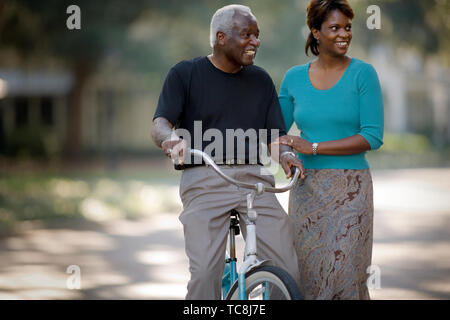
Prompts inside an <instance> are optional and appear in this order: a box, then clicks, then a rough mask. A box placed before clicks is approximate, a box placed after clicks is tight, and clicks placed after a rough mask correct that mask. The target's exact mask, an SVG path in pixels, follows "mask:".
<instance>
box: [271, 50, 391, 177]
mask: <svg viewBox="0 0 450 320" xmlns="http://www.w3.org/2000/svg"><path fill="white" fill-rule="evenodd" d="M310 64H311V63H310V62H309V63H307V64H305V65H301V66H295V67H293V68H291V69H289V70H288V71H287V72H286V74H285V76H284V79H283V81H282V83H281V88H280V95H279V101H280V105H281V110H282V113H283V118H284V121H285V124H286V130H287V131H289V129H290V128H291V126H292V124H293V122H294V121H295V123H296V125H297V127H298V129H299V130H300V135H301V137H302V138H303V139H305V140H307V141H309V142H318V143H320V142H324V141H330V140H339V139H343V138H347V137H350V136H353V135H355V134H360V135H361V136H362V137H364V139H366V140H367V142H368V143H369V145H370V148H371V150H375V149H378V148H379V147H380V146H381V145H382V144H383V127H384V116H383V99H382V93H381V87H380V82H379V80H378V76H377V73H376V71H375V69H374V68H373V67H372V65H370V64H368V63H365V62H363V61H361V60H358V59H355V58H352V60H351V61H350V64H349V65H348V67H347V69H346V70H345V72H344V74H343V75H342V77H341V78H340V79H339V80H338V82H337V83H336V84H335V85H334V86H333V87H331V88H330V89H326V90H319V89H316V88H315V87H314V86H313V85H312V83H311V81H310V78H309V66H310ZM365 154H366V152H363V153H358V154H352V155H321V154H318V155H316V156H313V155H304V154H299V158H300V159H301V160H302V161H303V165H304V166H305V168H307V169H367V168H369V164H368V162H367V160H366V157H365Z"/></svg>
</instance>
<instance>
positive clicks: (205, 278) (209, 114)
mask: <svg viewBox="0 0 450 320" xmlns="http://www.w3.org/2000/svg"><path fill="white" fill-rule="evenodd" d="M210 32H211V34H210V44H211V47H212V48H213V53H212V54H210V55H209V56H207V57H199V58H195V59H193V60H189V61H182V62H180V63H178V64H176V65H175V66H174V67H172V68H171V69H170V71H169V73H168V75H167V78H166V80H165V83H164V86H163V89H162V92H161V95H160V97H159V102H158V107H157V110H156V113H155V115H154V118H153V119H154V120H153V128H152V137H153V140H154V142H155V143H156V145H157V146H159V147H161V148H162V149H163V151H164V153H165V154H166V155H167V156H169V157H171V158H172V160H175V161H176V162H178V161H179V163H177V164H176V165H175V169H181V170H184V172H183V175H182V178H181V182H180V197H181V200H182V202H183V212H182V213H181V215H180V221H181V222H182V224H183V227H184V236H185V247H186V253H187V256H188V257H189V271H190V273H191V279H190V281H189V283H188V293H187V296H186V299H220V290H221V275H222V273H223V269H224V255H225V249H226V241H227V232H228V226H229V215H228V213H229V212H230V211H231V210H232V209H235V210H237V211H238V212H239V214H240V215H246V196H245V194H244V192H245V191H243V190H240V189H238V188H236V187H235V186H233V185H230V184H229V183H227V182H226V181H224V180H223V179H222V178H221V177H219V176H218V175H217V174H216V173H215V172H214V171H213V169H212V168H210V167H207V166H205V165H204V164H202V163H201V162H200V163H195V162H194V163H193V162H192V161H193V160H192V159H185V158H187V157H185V156H186V154H185V153H186V148H187V147H193V146H194V143H193V141H192V140H196V139H197V140H196V141H198V139H199V135H200V136H201V137H200V139H202V142H201V144H200V148H203V150H204V151H205V152H207V150H206V149H205V147H206V144H207V142H208V141H205V139H204V136H203V135H204V133H205V132H206V130H210V129H214V130H215V131H214V132H215V133H218V135H216V137H215V139H216V140H219V141H214V143H218V144H220V146H221V147H220V148H217V149H215V152H214V154H213V155H212V156H213V158H214V159H215V160H216V162H218V163H222V164H223V165H222V169H223V170H224V171H225V172H226V173H227V174H228V175H230V176H232V177H234V178H236V179H238V180H245V181H248V182H251V183H256V182H263V183H265V184H266V185H274V177H273V176H272V175H267V174H266V175H261V168H262V166H261V159H260V157H259V154H260V153H259V152H258V155H257V156H256V158H254V157H252V155H251V152H250V149H252V147H253V149H254V148H259V143H260V142H263V143H266V144H268V145H269V148H270V144H271V142H273V141H274V139H276V138H277V137H276V136H274V135H271V134H270V132H272V131H271V129H272V130H273V129H278V130H279V133H280V135H285V134H286V131H285V125H284V122H283V118H282V114H281V109H280V106H279V103H278V98H277V92H276V90H275V87H274V85H273V82H272V79H271V78H270V76H269V75H268V74H267V73H266V72H265V71H264V70H263V69H261V68H259V67H257V66H254V65H253V61H254V59H255V55H256V51H257V49H258V47H259V45H260V40H259V29H258V24H257V21H256V18H255V16H254V15H253V14H252V12H251V11H250V9H249V8H248V7H245V6H241V5H230V6H226V7H223V8H221V9H219V10H218V11H217V12H216V13H215V14H214V15H213V17H212V20H211V29H210ZM199 125H200V127H199ZM174 128H177V130H179V129H183V130H182V131H183V132H185V133H186V132H187V133H188V135H189V136H190V138H192V139H180V138H179V137H178V136H177V135H174V132H173V131H172V129H174ZM230 129H234V130H237V129H239V130H241V131H242V130H243V131H246V132H248V131H249V130H266V132H267V133H268V134H267V141H259V140H261V139H258V140H257V141H251V139H244V140H241V142H240V143H243V144H244V145H243V146H244V147H245V148H240V147H242V146H239V145H237V146H236V145H235V144H234V143H233V142H234V139H232V141H229V140H226V139H225V136H226V134H227V131H228V130H230ZM195 135H197V136H195ZM183 138H184V137H183ZM189 140H190V141H189ZM206 140H208V139H206ZM249 140H250V141H249ZM209 141H211V139H210V140H209ZM283 147H286V146H283ZM280 148H281V147H280ZM244 149H245V151H244V152H242V151H241V152H239V150H244ZM220 150H222V151H223V150H225V151H226V152H225V153H224V152H222V153H221V152H220ZM258 150H259V149H258ZM289 151H290V149H287V150H283V149H282V150H281V153H280V154H281V156H280V158H279V159H277V160H279V161H280V163H281V165H282V167H283V169H284V171H285V172H286V175H287V177H289V176H290V167H291V166H296V167H299V168H300V170H301V176H302V177H303V172H304V171H303V170H304V169H303V165H302V163H301V161H300V160H298V159H297V158H296V157H295V155H293V153H292V152H289ZM272 154H273V153H272ZM254 208H255V210H256V211H257V212H258V220H257V221H256V230H257V241H258V255H259V257H260V258H261V259H271V260H273V261H274V262H275V264H276V265H278V266H279V267H281V268H283V269H285V270H286V271H288V272H289V273H290V275H291V276H292V277H293V278H294V279H295V280H296V281H298V279H299V273H298V266H297V257H296V253H295V250H294V245H293V242H294V237H293V227H292V225H291V223H290V220H289V218H288V216H287V214H286V213H285V212H284V210H283V209H282V207H281V206H280V204H279V202H278V201H277V199H276V197H275V195H274V194H272V193H264V194H263V195H262V196H258V197H256V199H255V201H254ZM243 227H245V226H243ZM243 232H244V233H245V230H243Z"/></svg>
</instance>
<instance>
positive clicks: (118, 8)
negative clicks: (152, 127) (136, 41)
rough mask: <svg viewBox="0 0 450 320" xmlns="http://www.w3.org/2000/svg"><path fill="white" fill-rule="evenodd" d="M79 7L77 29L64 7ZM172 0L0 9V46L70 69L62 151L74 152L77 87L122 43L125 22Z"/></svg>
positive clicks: (81, 1) (26, 0)
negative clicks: (71, 80)
mask: <svg viewBox="0 0 450 320" xmlns="http://www.w3.org/2000/svg"><path fill="white" fill-rule="evenodd" d="M4 4H5V2H4V1H3V0H0V10H1V8H2V7H3V5H4ZM73 4H75V5H77V6H79V7H80V8H81V29H80V30H69V29H68V28H67V26H66V20H67V19H68V18H69V16H70V15H71V14H68V13H66V10H67V8H68V7H69V6H70V5H73ZM176 6H177V4H176V3H175V1H165V2H161V1H157V0H134V1H133V3H129V2H125V1H121V0H108V1H107V2H105V1H91V0H78V1H72V0H70V1H68V0H46V1H33V0H12V1H9V2H7V3H6V5H5V8H4V10H3V12H2V11H0V13H2V15H1V20H0V32H1V33H0V37H1V38H0V40H1V46H2V48H3V49H5V48H7V47H9V48H14V50H15V51H16V53H18V54H19V55H20V56H21V57H22V58H23V60H24V61H26V62H30V61H34V62H36V61H38V63H39V59H36V56H37V57H45V58H47V59H48V57H55V58H59V59H60V60H62V61H64V63H65V64H66V65H67V66H68V67H69V68H71V69H72V71H73V74H74V78H75V83H74V86H73V89H72V92H71V98H70V99H69V104H70V105H69V119H68V151H69V153H70V154H72V155H76V154H78V153H79V152H80V146H81V114H82V100H81V94H82V91H83V88H84V86H85V84H86V82H87V80H88V78H89V77H90V76H91V75H92V73H93V72H94V71H95V69H96V68H97V67H98V65H99V62H100V61H101V60H102V59H103V58H105V57H106V56H108V55H114V54H117V52H119V54H120V51H121V50H122V49H124V48H127V40H128V33H127V31H128V28H127V27H128V26H129V25H130V24H131V23H132V22H133V21H134V20H135V19H136V18H137V17H138V16H139V15H140V14H141V13H142V12H143V11H145V10H148V9H151V8H155V7H158V8H159V9H162V10H172V9H173V8H176Z"/></svg>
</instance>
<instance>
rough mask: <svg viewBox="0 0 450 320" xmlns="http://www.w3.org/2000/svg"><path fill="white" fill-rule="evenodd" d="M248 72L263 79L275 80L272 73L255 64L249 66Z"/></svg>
mask: <svg viewBox="0 0 450 320" xmlns="http://www.w3.org/2000/svg"><path fill="white" fill-rule="evenodd" d="M247 72H248V73H250V74H251V75H253V76H255V77H257V78H259V79H261V80H265V81H270V82H273V80H272V77H271V76H270V74H269V73H268V72H267V71H266V70H265V69H264V68H262V67H260V66H256V65H254V64H252V65H250V66H247Z"/></svg>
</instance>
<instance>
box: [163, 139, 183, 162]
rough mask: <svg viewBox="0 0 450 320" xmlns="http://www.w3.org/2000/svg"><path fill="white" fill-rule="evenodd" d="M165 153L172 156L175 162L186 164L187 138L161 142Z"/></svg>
mask: <svg viewBox="0 0 450 320" xmlns="http://www.w3.org/2000/svg"><path fill="white" fill-rule="evenodd" d="M161 147H162V149H163V151H164V154H165V155H166V156H167V157H169V158H171V159H172V161H173V163H175V164H180V165H183V164H184V157H185V156H186V153H187V150H188V145H187V143H186V141H185V140H183V139H178V140H166V141H163V143H161Z"/></svg>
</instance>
